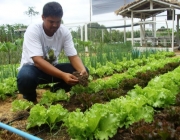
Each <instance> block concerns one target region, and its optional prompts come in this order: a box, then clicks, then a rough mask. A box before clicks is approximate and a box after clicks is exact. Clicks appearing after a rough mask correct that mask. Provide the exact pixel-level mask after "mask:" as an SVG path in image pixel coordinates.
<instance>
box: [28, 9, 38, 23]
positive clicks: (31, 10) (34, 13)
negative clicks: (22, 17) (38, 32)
mask: <svg viewBox="0 0 180 140" xmlns="http://www.w3.org/2000/svg"><path fill="white" fill-rule="evenodd" d="M34 8H35V7H28V11H25V14H26V15H28V16H29V17H31V22H32V16H35V15H38V14H39V12H37V11H34Z"/></svg>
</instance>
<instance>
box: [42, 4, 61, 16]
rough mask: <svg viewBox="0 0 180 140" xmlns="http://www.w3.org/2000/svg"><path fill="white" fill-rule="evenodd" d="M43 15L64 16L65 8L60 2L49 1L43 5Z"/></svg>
mask: <svg viewBox="0 0 180 140" xmlns="http://www.w3.org/2000/svg"><path fill="white" fill-rule="evenodd" d="M43 16H45V17H48V16H55V17H60V18H62V16H63V9H62V6H61V5H60V4H59V3H58V2H48V3H46V4H45V5H44V7H43Z"/></svg>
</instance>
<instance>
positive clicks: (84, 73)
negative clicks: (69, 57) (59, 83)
mask: <svg viewBox="0 0 180 140" xmlns="http://www.w3.org/2000/svg"><path fill="white" fill-rule="evenodd" d="M80 75H88V73H87V71H86V69H84V70H82V71H80Z"/></svg>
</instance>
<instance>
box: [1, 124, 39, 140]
mask: <svg viewBox="0 0 180 140" xmlns="http://www.w3.org/2000/svg"><path fill="white" fill-rule="evenodd" d="M0 128H3V129H6V130H8V131H11V132H13V133H16V134H18V135H20V136H22V137H24V138H26V139H28V140H42V139H40V138H38V137H35V136H33V135H30V134H28V133H25V132H23V131H21V130H19V129H16V128H14V127H11V126H9V125H6V124H4V123H1V122H0Z"/></svg>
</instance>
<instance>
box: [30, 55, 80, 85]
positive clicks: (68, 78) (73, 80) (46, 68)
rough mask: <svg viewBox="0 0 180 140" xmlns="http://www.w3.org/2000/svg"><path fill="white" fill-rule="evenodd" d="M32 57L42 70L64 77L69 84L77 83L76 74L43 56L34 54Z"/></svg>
mask: <svg viewBox="0 0 180 140" xmlns="http://www.w3.org/2000/svg"><path fill="white" fill-rule="evenodd" d="M32 59H33V61H34V65H35V66H36V67H37V68H39V69H40V70H42V71H43V72H45V73H47V74H49V75H52V76H54V77H57V78H60V79H63V80H64V81H65V82H66V83H67V84H69V85H75V84H77V83H78V79H77V77H75V76H74V75H72V74H70V73H65V72H63V71H61V70H59V69H57V68H56V67H54V66H53V65H51V64H50V63H49V62H47V61H46V60H44V59H43V57H42V56H34V57H32Z"/></svg>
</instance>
